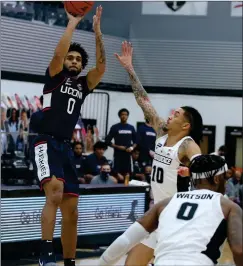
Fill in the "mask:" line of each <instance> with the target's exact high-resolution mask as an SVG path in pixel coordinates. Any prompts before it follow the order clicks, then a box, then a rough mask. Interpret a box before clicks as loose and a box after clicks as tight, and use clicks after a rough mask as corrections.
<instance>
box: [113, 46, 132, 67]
mask: <svg viewBox="0 0 243 266" xmlns="http://www.w3.org/2000/svg"><path fill="white" fill-rule="evenodd" d="M132 53H133V48H132V44H131V43H130V42H127V41H124V42H123V43H122V51H121V55H119V54H115V57H116V58H117V59H118V61H119V62H120V64H121V65H122V66H123V67H124V68H130V67H132Z"/></svg>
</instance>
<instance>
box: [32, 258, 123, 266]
mask: <svg viewBox="0 0 243 266" xmlns="http://www.w3.org/2000/svg"><path fill="white" fill-rule="evenodd" d="M125 259H126V258H125V257H124V258H123V259H121V260H120V261H119V262H118V264H117V265H119V266H123V265H124V263H125ZM98 261H99V258H89V259H82V260H77V261H76V265H77V266H97V265H98ZM57 265H58V266H63V263H57ZM28 266H37V264H34V265H28Z"/></svg>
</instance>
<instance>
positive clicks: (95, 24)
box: [93, 6, 102, 34]
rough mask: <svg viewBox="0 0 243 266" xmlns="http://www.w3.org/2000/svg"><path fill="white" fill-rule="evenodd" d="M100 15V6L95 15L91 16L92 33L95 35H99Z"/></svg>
mask: <svg viewBox="0 0 243 266" xmlns="http://www.w3.org/2000/svg"><path fill="white" fill-rule="evenodd" d="M101 15H102V6H98V7H97V8H96V13H95V15H94V16H93V30H94V32H95V33H96V34H97V33H101V30H100V19H101Z"/></svg>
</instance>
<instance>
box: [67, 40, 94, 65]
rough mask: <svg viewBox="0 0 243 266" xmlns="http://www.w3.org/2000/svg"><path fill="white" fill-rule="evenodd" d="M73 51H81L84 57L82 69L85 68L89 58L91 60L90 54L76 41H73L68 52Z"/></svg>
mask: <svg viewBox="0 0 243 266" xmlns="http://www.w3.org/2000/svg"><path fill="white" fill-rule="evenodd" d="M73 51H74V52H78V53H80V55H81V57H82V69H85V67H86V66H87V64H88V60H89V56H88V54H87V52H86V51H85V49H84V48H83V47H82V46H81V45H80V44H79V43H76V42H73V43H71V45H70V47H69V50H68V52H73Z"/></svg>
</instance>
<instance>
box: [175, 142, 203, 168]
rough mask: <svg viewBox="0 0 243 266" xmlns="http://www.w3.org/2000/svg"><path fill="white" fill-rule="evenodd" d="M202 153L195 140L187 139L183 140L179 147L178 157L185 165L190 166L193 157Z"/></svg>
mask: <svg viewBox="0 0 243 266" xmlns="http://www.w3.org/2000/svg"><path fill="white" fill-rule="evenodd" d="M201 153H202V152H201V149H200V147H199V146H198V145H197V143H196V142H195V141H194V140H192V139H186V140H184V141H183V142H182V144H181V146H180V148H179V151H178V157H179V160H180V161H181V162H182V163H183V164H184V165H186V166H188V165H189V164H190V161H191V158H192V157H193V156H194V155H199V154H201Z"/></svg>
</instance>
